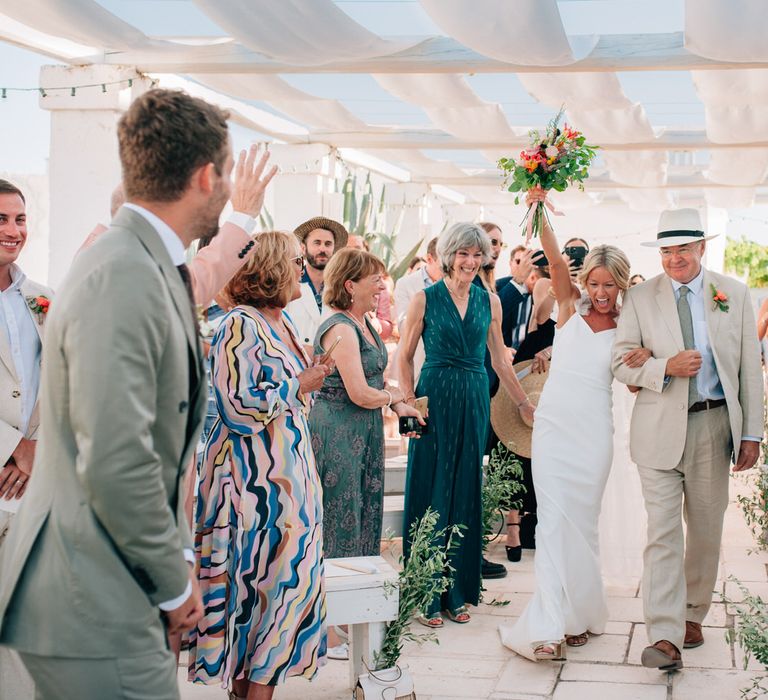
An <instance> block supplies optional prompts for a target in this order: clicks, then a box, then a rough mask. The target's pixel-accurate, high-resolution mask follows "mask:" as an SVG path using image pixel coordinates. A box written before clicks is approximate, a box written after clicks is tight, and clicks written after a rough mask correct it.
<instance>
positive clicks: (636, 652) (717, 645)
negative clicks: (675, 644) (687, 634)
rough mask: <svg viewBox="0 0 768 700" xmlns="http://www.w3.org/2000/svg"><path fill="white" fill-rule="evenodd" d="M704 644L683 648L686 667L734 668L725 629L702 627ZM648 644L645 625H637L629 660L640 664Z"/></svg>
mask: <svg viewBox="0 0 768 700" xmlns="http://www.w3.org/2000/svg"><path fill="white" fill-rule="evenodd" d="M702 632H703V634H704V644H703V645H702V646H700V647H698V648H697V649H684V650H683V663H684V664H685V667H686V668H724V669H730V668H733V662H732V659H731V646H730V644H728V642H727V641H726V639H725V630H723V629H720V628H718V627H704V628H702ZM647 646H648V638H647V636H646V634H645V625H636V626H635V631H634V635H633V637H632V646H631V647H630V650H629V658H628V662H629V663H630V664H636V665H638V666H639V665H640V654H641V653H642V651H643V649H644V648H645V647H647Z"/></svg>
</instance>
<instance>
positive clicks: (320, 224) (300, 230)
mask: <svg viewBox="0 0 768 700" xmlns="http://www.w3.org/2000/svg"><path fill="white" fill-rule="evenodd" d="M316 228H321V229H324V230H325V231H330V232H331V233H332V234H333V240H334V243H335V248H336V250H338V249H339V248H343V247H344V246H345V245H347V239H348V238H349V234H348V233H347V229H345V228H344V225H343V224H340V223H339V222H338V221H334V220H333V219H326V218H325V217H324V216H316V217H315V218H314V219H310V220H309V221H305V222H304V223H303V224H300V225H299V226H297V227H296V228H295V229H294V231H293V233H294V234H295V235H296V236H297V237H298V239H299V240H300V241H301V242H302V243H304V239H306V237H307V236H308V235H309V234H310V233H312V231H314V230H315V229H316Z"/></svg>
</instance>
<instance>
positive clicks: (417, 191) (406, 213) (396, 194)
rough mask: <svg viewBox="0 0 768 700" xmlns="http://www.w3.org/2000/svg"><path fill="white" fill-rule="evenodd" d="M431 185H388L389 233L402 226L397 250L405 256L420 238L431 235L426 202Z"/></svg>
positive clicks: (386, 196) (396, 244)
mask: <svg viewBox="0 0 768 700" xmlns="http://www.w3.org/2000/svg"><path fill="white" fill-rule="evenodd" d="M429 195H430V190H429V185H426V184H423V183H420V182H403V183H400V182H395V183H391V184H388V185H387V189H386V192H385V193H384V203H385V206H386V212H387V216H386V222H387V232H389V231H392V230H393V229H394V228H395V227H396V226H397V224H398V222H399V224H400V227H399V232H398V235H397V240H396V242H395V249H396V251H397V253H398V255H405V253H407V252H408V251H409V250H410V249H411V248H412V247H413V246H414V245H416V241H418V240H419V239H420V238H425V237H426V236H427V235H429V233H430V228H429V225H428V217H427V209H426V201H427V198H428V197H429Z"/></svg>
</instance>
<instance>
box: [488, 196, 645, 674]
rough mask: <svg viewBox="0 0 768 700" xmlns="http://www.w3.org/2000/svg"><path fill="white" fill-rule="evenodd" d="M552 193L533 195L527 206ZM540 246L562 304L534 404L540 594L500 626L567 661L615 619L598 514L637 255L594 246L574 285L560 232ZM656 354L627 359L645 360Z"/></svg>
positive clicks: (508, 638) (534, 651) (548, 234)
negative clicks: (614, 349)
mask: <svg viewBox="0 0 768 700" xmlns="http://www.w3.org/2000/svg"><path fill="white" fill-rule="evenodd" d="M544 196H545V194H544V192H543V191H542V192H533V193H531V194H529V198H528V203H529V204H530V203H531V202H533V201H538V200H541V199H543V198H544ZM541 244H542V247H543V248H544V252H545V254H546V256H547V259H548V260H549V265H550V274H551V276H552V288H553V289H554V292H555V296H556V298H557V302H558V318H557V330H556V332H555V341H554V344H553V348H552V363H551V366H550V370H549V378H548V379H547V383H546V384H545V386H544V390H543V393H542V395H541V399H540V401H539V405H538V408H537V409H536V414H535V420H534V427H533V444H532V458H531V459H532V472H533V483H534V486H535V489H536V499H537V502H538V511H537V515H538V525H537V528H536V557H535V560H534V570H535V574H536V592H535V593H534V595H533V598H532V599H531V601H530V602H529V603H528V606H527V607H526V609H525V610H524V611H523V614H522V615H521V616H520V618H519V619H518V620H517V621H516V622H515V623H514V624H513V625H511V626H500V628H499V632H500V634H501V640H502V642H503V643H504V644H505V645H506V646H508V647H509V648H510V649H512V650H513V651H515V652H516V653H518V654H520V655H521V656H525V657H526V658H529V659H533V660H536V659H553V660H554V659H562V658H564V657H565V647H566V645H570V646H582V645H583V644H586V643H587V641H588V639H589V636H588V635H589V633H592V634H602V632H603V631H604V629H605V623H606V622H607V620H608V608H607V604H606V599H605V592H604V588H603V581H602V577H601V574H600V552H599V535H598V519H599V516H600V504H601V500H602V496H603V491H604V489H605V483H606V480H607V479H608V473H609V472H610V468H611V461H612V456H613V415H612V403H613V402H612V391H611V385H612V382H613V375H612V374H611V346H612V344H613V337H614V335H615V329H616V317H617V315H618V298H619V294H620V292H621V291H622V290H624V289H626V288H627V287H628V286H629V261H628V260H627V257H626V255H624V253H623V252H622V251H621V250H619V249H618V248H616V247H614V246H607V245H603V246H598V247H596V248H594V249H593V250H592V251H591V252H590V253H589V255H588V256H587V258H586V259H585V261H584V267H583V269H582V272H581V274H580V282H581V284H582V286H583V288H584V290H585V292H586V294H585V296H584V298H583V299H582V296H581V293H580V292H579V291H578V289H577V288H576V287H575V286H573V284H572V282H571V277H570V274H569V269H568V264H567V263H566V261H565V260H564V259H563V257H562V256H561V254H560V250H559V246H558V243H557V239H556V238H555V235H554V233H553V231H552V228H551V227H550V226H549V224H548V223H546V222H545V224H544V229H543V231H542V233H541ZM648 354H649V353H648V351H645V350H642V349H640V350H634V351H632V352H630V353H628V354H627V355H626V356H625V358H624V361H625V362H626V363H627V364H629V365H630V366H641V365H642V364H643V363H644V362H645V360H646V359H647V357H648Z"/></svg>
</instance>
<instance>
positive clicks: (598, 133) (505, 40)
mask: <svg viewBox="0 0 768 700" xmlns="http://www.w3.org/2000/svg"><path fill="white" fill-rule="evenodd" d="M682 1H683V0H678V2H682ZM124 4H125V3H122V5H124ZM144 4H145V6H148V5H149V4H148V3H144ZM382 4H385V3H382ZM666 4H667V5H669V4H673V5H674V4H675V3H674V2H673V3H666ZM122 5H121V2H120V0H102V2H96V1H95V0H67V1H66V2H61V1H60V0H24V2H17V1H16V0H0V13H2V14H0V40H5V41H7V42H10V43H14V44H17V45H19V46H23V47H26V48H30V49H32V50H35V51H38V52H41V53H45V54H47V55H49V56H51V57H52V58H53V59H55V60H56V61H58V62H60V63H63V64H64V65H65V66H66V67H57V68H50V69H44V70H43V73H42V75H41V86H42V87H43V88H46V90H47V97H45V98H41V105H42V106H44V107H45V108H47V109H50V110H51V111H52V113H53V115H54V118H53V125H52V143H51V148H52V152H51V178H52V186H51V197H52V201H51V218H52V221H56V219H57V217H56V211H57V207H59V208H61V207H63V206H64V205H65V203H66V202H71V198H72V195H73V189H72V188H73V187H76V186H79V185H80V184H82V182H83V181H84V178H86V177H87V178H89V179H90V180H93V179H97V180H98V182H99V183H103V187H101V185H97V187H96V191H95V192H94V197H95V198H96V199H97V200H98V199H99V198H100V197H101V196H102V195H104V202H105V201H106V200H107V190H108V189H109V188H111V186H112V185H113V184H114V182H115V181H116V180H117V178H118V172H117V165H116V162H115V161H114V124H115V122H116V119H117V116H118V115H119V112H120V110H121V109H124V107H125V105H126V104H127V100H129V99H130V97H131V95H135V94H137V92H139V91H141V90H143V89H146V87H147V85H148V81H146V80H143V79H142V78H141V76H142V75H145V76H149V77H150V79H154V80H157V81H159V82H160V84H164V85H169V86H179V87H184V88H185V89H187V90H189V91H190V92H194V93H197V94H200V95H201V96H203V97H205V98H206V99H209V100H212V101H215V102H218V103H220V104H222V105H223V106H225V107H227V108H228V109H230V111H231V113H232V118H233V121H235V122H237V123H238V124H240V125H242V126H245V127H247V128H249V129H251V130H253V131H255V132H257V134H258V135H259V136H257V138H258V139H260V140H265V141H271V142H272V143H273V144H275V146H274V151H275V154H276V155H275V157H276V159H277V160H278V161H280V163H281V165H283V168H284V170H286V171H287V172H288V175H286V176H284V178H283V184H282V185H280V186H279V187H277V188H276V191H275V193H274V197H273V201H272V205H273V207H274V208H275V213H276V215H277V216H276V219H277V222H278V224H281V225H283V226H285V227H290V226H292V225H293V224H295V223H296V221H297V220H299V219H300V218H301V217H302V216H303V214H304V213H307V214H308V215H312V214H316V213H319V212H321V211H322V212H323V213H328V214H333V213H335V211H336V210H337V209H338V206H339V197H338V195H337V194H335V193H332V192H330V191H329V189H330V188H329V187H328V181H329V179H331V178H333V177H334V175H335V174H336V169H335V162H336V160H335V159H336V156H337V155H340V156H341V157H342V158H343V159H344V162H345V163H348V164H351V165H354V164H360V165H363V166H365V167H367V168H369V169H370V170H372V171H373V172H375V173H377V174H378V175H377V176H378V177H379V178H380V180H381V181H388V182H396V183H399V184H398V185H397V186H395V187H391V188H389V190H390V192H389V194H388V201H389V202H390V204H391V205H392V206H393V207H394V206H395V205H396V204H399V205H402V204H403V203H405V204H406V206H407V207H409V209H408V213H407V214H406V218H407V219H408V221H407V224H408V226H410V227H411V228H413V229H415V230H416V232H417V233H421V234H425V233H426V234H428V233H429V232H431V231H433V230H434V229H435V228H437V229H438V230H439V226H440V225H442V223H443V221H444V220H445V218H446V217H448V218H454V219H455V218H460V217H462V216H467V217H471V218H478V217H479V216H495V217H496V218H500V219H501V220H502V221H504V222H511V221H513V220H514V221H516V220H517V219H519V215H520V214H519V211H517V210H514V209H513V208H512V206H511V198H510V197H509V195H507V194H505V193H503V192H501V191H500V176H499V174H498V171H497V169H496V167H495V160H496V159H497V158H498V157H499V156H501V155H510V154H514V153H515V152H516V151H517V150H519V148H520V147H521V146H523V145H525V144H526V143H527V131H528V128H529V127H532V126H542V122H543V121H544V119H545V116H544V115H546V114H552V113H553V112H554V111H556V110H557V109H558V108H559V107H560V105H561V104H565V105H566V108H567V117H568V120H569V121H570V122H571V123H572V124H574V125H575V126H576V127H577V128H579V129H581V130H583V131H584V132H585V133H586V134H587V136H588V137H589V140H590V141H591V142H593V143H596V144H597V145H599V146H600V147H601V149H602V150H601V154H602V157H601V159H600V163H598V164H597V166H596V167H595V169H594V172H593V174H592V177H591V178H590V179H589V181H588V183H587V188H586V192H585V193H584V194H581V193H577V192H571V193H567V194H566V195H565V196H563V197H561V198H560V199H559V200H558V204H559V205H560V206H561V207H562V208H564V209H565V210H566V211H568V212H578V211H580V210H581V209H584V208H589V207H591V206H592V205H594V204H597V203H602V204H601V206H605V205H607V204H612V205H613V206H615V207H618V206H620V207H623V208H624V209H625V210H628V211H629V212H630V214H628V215H627V218H626V220H627V221H628V222H629V223H628V224H627V226H628V230H625V231H624V232H623V233H624V235H625V236H626V237H628V238H631V236H632V235H635V234H638V233H640V231H641V230H643V231H645V230H647V229H648V217H649V216H650V215H651V214H652V213H654V212H657V211H658V210H659V209H662V208H665V207H669V206H674V205H686V206H688V205H693V206H702V207H706V208H707V209H708V210H709V209H711V208H713V207H717V208H728V207H744V206H749V205H750V204H752V203H754V202H755V201H763V200H765V199H766V194H768V188H766V183H765V177H766V173H767V172H768V70H767V69H768V43H766V42H765V40H764V32H765V27H766V25H768V21H767V20H768V3H765V2H763V0H685V2H684V12H683V14H682V27H677V26H675V27H666V28H665V27H660V31H656V32H646V33H642V34H640V33H638V34H633V33H628V32H631V31H632V30H633V28H634V27H635V26H636V24H638V23H641V22H640V19H642V15H643V13H644V12H645V13H647V12H652V11H653V8H654V6H656V7H659V4H658V0H644V1H642V2H641V1H639V0H617V1H616V2H614V3H609V2H606V1H605V0H579V1H578V2H569V1H568V0H560V2H558V1H557V0H503V1H502V0H471V1H470V0H418V3H417V2H415V1H414V2H412V3H410V7H409V8H406V9H408V11H409V12H410V13H411V15H413V13H416V12H417V13H419V16H421V17H423V18H424V19H425V20H426V21H428V22H429V23H430V26H432V27H433V28H434V34H433V35H430V36H418V35H417V36H414V35H413V32H412V31H410V26H409V25H408V24H407V22H404V23H403V26H402V30H401V31H400V33H399V35H396V36H392V35H391V34H388V35H386V36H385V35H384V34H383V33H379V32H377V31H375V27H371V26H363V24H362V23H360V22H358V21H356V20H355V19H354V18H353V16H352V15H353V14H354V13H350V12H347V11H345V9H349V8H348V6H349V5H354V3H349V2H346V3H345V2H341V1H339V2H332V1H331V0H260V1H259V2H253V0H226V1H222V0H194V1H193V2H189V3H178V2H177V3H173V6H174V7H175V8H176V10H182V11H184V10H185V7H186V10H188V11H189V12H190V13H195V15H196V16H198V17H202V18H204V19H205V21H207V22H208V24H209V32H208V34H207V35H206V36H200V35H194V36H193V35H188V36H178V35H176V36H172V37H171V36H157V35H152V34H150V33H146V32H145V31H143V30H142V29H141V28H140V27H139V26H137V24H135V23H132V22H129V21H127V20H126V19H125V18H122V17H121V16H119V15H120V14H125V13H124V12H122V13H121V12H119V10H120V9H121V7H122ZM155 5H156V6H162V5H169V4H168V3H163V2H158V3H155ZM401 5H403V3H399V4H398V3H391V4H390V6H391V8H392V11H393V12H394V11H396V10H397V11H402V7H400V6H401ZM610 5H614V6H619V5H621V6H622V8H623V9H622V12H624V13H625V19H626V21H625V22H623V21H619V22H618V23H617V22H616V21H614V25H617V27H615V28H616V29H617V31H615V33H609V34H606V33H600V30H599V27H600V26H601V22H600V21H599V17H600V13H603V14H606V15H608V14H610V12H609V10H610V9H611V8H610V7H609V6H610ZM575 6H578V8H579V10H580V11H581V12H584V13H592V14H593V16H594V17H595V18H596V19H595V22H594V25H595V26H596V27H597V30H596V31H593V32H592V33H590V34H583V33H573V32H569V27H568V25H569V24H572V23H573V22H572V21H566V19H564V18H568V17H571V18H572V17H573V15H574V9H575ZM122 9H124V7H123V8H122ZM614 9H616V8H615V7H614ZM112 10H114V11H112ZM180 19H181V18H180ZM680 28H682V31H680ZM637 73H643V74H645V75H646V76H647V77H648V79H649V82H653V81H654V80H658V82H659V84H660V85H661V84H662V83H664V84H669V85H672V84H674V81H677V82H679V83H680V84H681V85H685V86H687V87H686V89H687V90H688V92H687V93H686V94H681V95H680V96H679V97H675V96H674V95H673V97H672V99H671V100H670V101H671V102H672V103H675V100H676V99H677V100H678V102H679V103H680V104H686V105H687V109H689V110H690V111H691V116H690V118H689V120H688V123H683V121H681V119H680V118H676V119H670V120H669V122H668V123H664V119H663V117H662V116H661V115H659V114H653V115H651V116H649V109H648V105H647V104H645V103H644V101H643V100H642V99H637V97H636V95H637V94H638V93H639V92H643V91H638V90H636V89H635V90H630V89H628V88H627V84H628V83H631V84H632V83H633V81H632V80H631V75H630V74H637ZM308 75H310V76H315V78H316V80H314V81H307V76H308ZM129 76H130V77H133V78H134V79H135V80H134V83H133V86H132V88H131V89H130V90H127V89H122V90H114V91H108V92H107V93H104V92H103V91H101V90H99V89H98V88H93V89H90V90H86V89H83V90H78V92H77V95H76V96H75V97H73V96H71V95H70V94H68V93H67V94H65V93H64V91H60V92H58V93H57V91H56V89H55V88H57V87H59V88H64V87H69V86H74V85H84V84H89V83H101V82H110V83H111V82H114V81H115V80H121V79H123V78H127V77H129ZM329 76H333V77H334V80H333V81H330V80H328V78H329ZM361 76H362V77H364V78H365V80H367V81H368V83H366V85H369V87H371V89H372V90H373V93H372V94H375V95H376V97H375V98H371V99H377V100H379V101H380V102H381V103H382V104H383V105H384V106H386V108H388V109H391V110H393V111H395V112H397V111H400V112H402V113H403V114H407V115H408V116H407V119H406V120H405V121H406V122H407V123H402V121H400V122H398V119H397V117H395V118H393V119H390V120H388V121H389V123H382V120H381V119H377V120H375V121H368V120H366V118H365V115H364V114H361V111H360V110H359V109H357V108H356V105H358V103H357V102H356V100H355V97H354V91H355V90H356V89H357V87H359V86H360V84H361V83H360V82H359V80H358V79H359V78H361ZM667 78H674V81H672V82H670V81H669V80H667ZM329 86H330V87H329ZM510 88H514V90H517V92H518V93H520V94H521V95H524V96H525V97H524V99H525V100H527V101H528V102H527V104H526V103H525V102H524V101H518V102H515V103H510V102H509V100H508V94H509V90H510ZM350 94H352V95H353V96H352V97H350ZM644 94H648V90H645V92H644ZM692 102H694V103H695V104H694V105H693V107H692V108H691V103H692ZM656 111H658V110H656ZM392 122H394V123H392ZM281 144H282V145H281ZM307 174H309V175H311V176H312V177H311V180H310V179H307V177H306V175H307ZM100 187H101V189H103V190H104V191H101V190H100V189H99V188H100ZM281 188H282V191H281ZM57 200H60V201H59V203H58V204H57ZM97 206H98V207H99V208H98V209H97V208H96V207H97ZM102 210H103V203H99V204H98V205H94V206H93V207H90V208H89V207H88V206H86V207H85V209H84V210H83V211H82V217H81V218H79V219H78V220H76V221H73V222H71V223H65V224H64V226H65V228H66V227H67V226H71V227H72V229H71V231H69V232H67V231H65V232H64V234H65V235H61V236H60V237H59V239H60V240H59V242H58V243H55V242H54V241H53V240H52V241H51V245H52V259H54V258H56V257H57V256H58V255H60V256H61V259H62V260H65V261H68V258H69V257H70V256H71V254H72V253H73V252H74V249H75V248H76V247H77V246H76V245H75V242H76V240H79V239H78V238H77V237H78V236H79V235H81V234H82V231H83V230H84V229H86V228H87V226H88V225H89V222H92V221H93V220H95V219H97V218H103V216H101V217H100V216H99V215H98V214H97V212H101V211H102ZM631 212H638V213H642V217H645V218H643V219H642V224H639V223H638V222H639V221H640V219H637V221H633V220H632V216H633V214H632V213H631ZM643 212H645V213H643ZM642 217H641V218H642ZM597 218H600V217H597ZM281 220H282V221H281ZM574 220H575V221H577V222H578V223H577V224H576V225H577V226H581V227H582V229H581V230H584V226H589V225H590V224H589V223H588V219H586V218H582V219H580V218H579V214H578V213H577V214H575V219H571V221H574ZM722 221H723V218H722V214H716V215H713V216H710V227H711V226H713V225H715V224H716V222H720V225H722ZM76 227H77V228H76ZM633 229H637V230H633ZM76 231H77V232H76ZM603 237H604V238H605V236H603ZM616 237H618V234H617V236H616ZM608 238H610V236H608ZM57 246H58V249H57ZM52 269H53V268H52ZM53 277H54V278H55V277H56V275H55V274H54V275H53Z"/></svg>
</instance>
